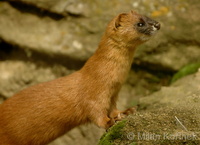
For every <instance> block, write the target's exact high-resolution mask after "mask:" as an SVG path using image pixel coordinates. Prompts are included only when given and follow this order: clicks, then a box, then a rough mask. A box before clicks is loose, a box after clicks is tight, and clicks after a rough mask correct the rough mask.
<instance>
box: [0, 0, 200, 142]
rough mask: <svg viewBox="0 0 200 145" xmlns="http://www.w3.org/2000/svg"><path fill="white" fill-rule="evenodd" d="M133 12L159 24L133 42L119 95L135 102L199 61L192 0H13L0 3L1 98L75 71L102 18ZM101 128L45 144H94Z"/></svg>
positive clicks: (199, 25)
mask: <svg viewBox="0 0 200 145" xmlns="http://www.w3.org/2000/svg"><path fill="white" fill-rule="evenodd" d="M130 10H135V11H137V12H138V13H140V14H143V15H146V16H148V17H151V18H153V19H155V20H157V21H159V22H160V23H161V29H160V31H159V33H158V34H157V35H156V36H155V37H153V38H152V39H151V40H150V41H148V42H147V43H146V44H144V45H142V46H140V47H138V49H137V52H136V54H135V58H134V63H133V66H132V69H131V72H130V74H129V77H128V79H127V82H126V83H125V84H124V86H123V87H122V90H121V92H120V96H119V102H120V103H119V104H118V106H119V108H120V109H124V108H126V107H129V106H133V105H137V104H138V102H139V99H140V98H141V97H145V96H147V95H149V94H151V93H153V92H155V91H158V90H160V88H161V87H162V86H168V85H169V84H170V81H171V79H172V77H173V75H174V74H175V73H176V72H177V71H179V70H180V69H181V68H183V67H185V66H187V65H190V64H199V63H200V17H199V14H200V2H199V0H112V1H107V0H34V1H33V0H12V1H1V2H0V103H2V102H3V101H4V100H6V99H7V98H9V97H11V96H12V95H13V94H15V93H16V92H18V91H20V90H22V89H23V88H26V87H28V86H30V85H33V84H37V83H40V82H45V81H48V80H53V79H55V78H58V77H60V76H64V75H68V74H70V73H72V72H74V71H76V70H78V69H80V68H81V67H82V66H83V64H84V63H85V62H86V60H87V59H88V58H89V57H90V56H91V55H92V54H93V53H94V52H95V50H96V48H97V47H98V42H99V41H100V39H101V36H102V34H103V32H104V30H105V27H106V25H107V23H108V22H109V21H110V20H111V19H112V18H113V17H114V16H116V15H117V14H119V13H122V12H129V11H130ZM103 132H104V130H101V129H99V128H97V127H96V126H94V125H86V126H81V127H78V128H76V129H74V130H72V131H71V132H69V133H68V134H66V135H64V136H63V137H61V138H59V139H57V140H56V141H54V142H53V143H51V145H65V144H68V145H74V144H80V143H81V144H82V145H91V144H97V142H98V139H99V138H100V137H101V135H102V133H103Z"/></svg>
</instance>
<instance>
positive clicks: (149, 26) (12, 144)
mask: <svg viewBox="0 0 200 145" xmlns="http://www.w3.org/2000/svg"><path fill="white" fill-rule="evenodd" d="M159 29H160V24H159V23H158V22H156V21H154V20H152V19H150V18H148V17H146V16H142V15H139V14H137V13H136V12H134V11H131V12H129V13H122V14H119V15H118V16H116V17H115V18H114V19H113V20H112V21H111V22H110V23H109V24H108V26H107V28H106V31H105V33H104V35H103V37H102V39H101V42H100V44H99V47H98V49H97V51H96V52H95V53H94V55H93V56H92V57H91V58H90V59H89V60H88V61H87V62H86V64H85V65H84V66H83V67H82V69H80V70H79V71H77V72H75V73H73V74H71V75H69V76H65V77H61V78H58V79H56V80H53V81H49V82H45V83H41V84H38V85H34V86H31V87H29V88H27V89H24V90H22V91H21V92H19V93H17V94H16V95H14V96H13V97H11V98H10V99H8V100H7V101H5V102H4V103H3V104H2V105H0V145H44V144H47V143H49V142H51V141H52V140H54V139H56V138H57V137H59V136H61V135H63V134H64V133H66V132H67V131H69V130H70V129H72V128H74V127H76V126H79V125H81V124H85V123H89V122H93V123H95V124H96V125H97V126H99V127H102V128H105V129H108V128H109V127H110V126H112V125H113V124H114V123H115V120H119V119H121V117H122V116H123V114H127V113H128V112H129V111H130V110H131V109H128V110H126V111H123V112H121V111H119V110H117V108H116V100H117V96H118V93H119V90H120V88H121V86H122V84H123V83H124V81H125V80H126V77H127V75H128V72H129V70H130V68H131V64H132V61H133V55H134V52H135V49H136V46H138V45H140V44H142V43H144V42H145V41H147V40H148V39H149V38H150V37H151V36H152V35H153V34H155V33H156V32H157V31H158V30H159Z"/></svg>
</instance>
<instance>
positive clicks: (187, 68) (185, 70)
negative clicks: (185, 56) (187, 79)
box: [171, 62, 200, 84]
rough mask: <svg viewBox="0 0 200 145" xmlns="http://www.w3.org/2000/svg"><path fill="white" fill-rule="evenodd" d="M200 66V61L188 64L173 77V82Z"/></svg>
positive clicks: (193, 71)
mask: <svg viewBox="0 0 200 145" xmlns="http://www.w3.org/2000/svg"><path fill="white" fill-rule="evenodd" d="M199 68H200V62H199V63H193V64H189V65H186V66H185V67H183V68H182V69H181V70H180V71H178V72H177V73H176V74H175V75H174V76H173V77H172V79H171V84H172V83H174V82H175V81H177V80H178V79H180V78H182V77H184V76H186V75H189V74H193V73H195V72H197V71H198V69H199Z"/></svg>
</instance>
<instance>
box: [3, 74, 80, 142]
mask: <svg viewBox="0 0 200 145" xmlns="http://www.w3.org/2000/svg"><path fill="white" fill-rule="evenodd" d="M80 79H81V76H80V74H79V73H74V74H72V75H70V76H67V77H63V78H59V79H56V80H54V81H50V82H46V83H41V84H39V85H35V86H32V87H29V88H27V89H25V90H23V91H21V92H19V93H18V94H16V95H14V96H13V97H12V99H8V100H7V101H5V102H4V103H3V104H2V105H0V138H1V139H0V145H1V142H2V143H3V144H2V145H7V144H8V145H9V144H12V145H13V144H15V145H17V144H20V145H32V144H34V145H37V144H38V143H42V144H45V143H46V142H49V140H53V139H55V138H56V137H58V136H60V135H62V134H64V133H65V132H67V131H68V130H70V129H71V128H73V127H75V126H77V125H79V124H80V123H81V121H83V120H84V119H83V117H84V116H83V115H82V112H81V109H79V108H77V107H75V106H77V102H80V101H79V97H78V93H77V92H78V90H77V85H78V82H79V81H80ZM77 116H79V118H77ZM81 116H82V117H81ZM41 136H43V137H44V138H41ZM27 138H29V139H27ZM15 140H17V141H18V142H16V143H15ZM26 140H30V141H32V142H26ZM37 142H38V143H37Z"/></svg>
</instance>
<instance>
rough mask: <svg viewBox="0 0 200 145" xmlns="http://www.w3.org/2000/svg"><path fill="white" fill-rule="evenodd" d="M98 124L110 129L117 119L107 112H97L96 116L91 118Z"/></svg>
mask: <svg viewBox="0 0 200 145" xmlns="http://www.w3.org/2000/svg"><path fill="white" fill-rule="evenodd" d="M91 120H92V121H93V122H94V123H95V124H96V125H97V126H99V127H101V128H104V129H106V130H107V129H108V128H110V127H111V126H113V125H114V124H115V120H114V119H113V118H110V117H109V116H108V115H107V113H105V112H104V113H103V112H101V113H99V114H95V118H94V119H91Z"/></svg>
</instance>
